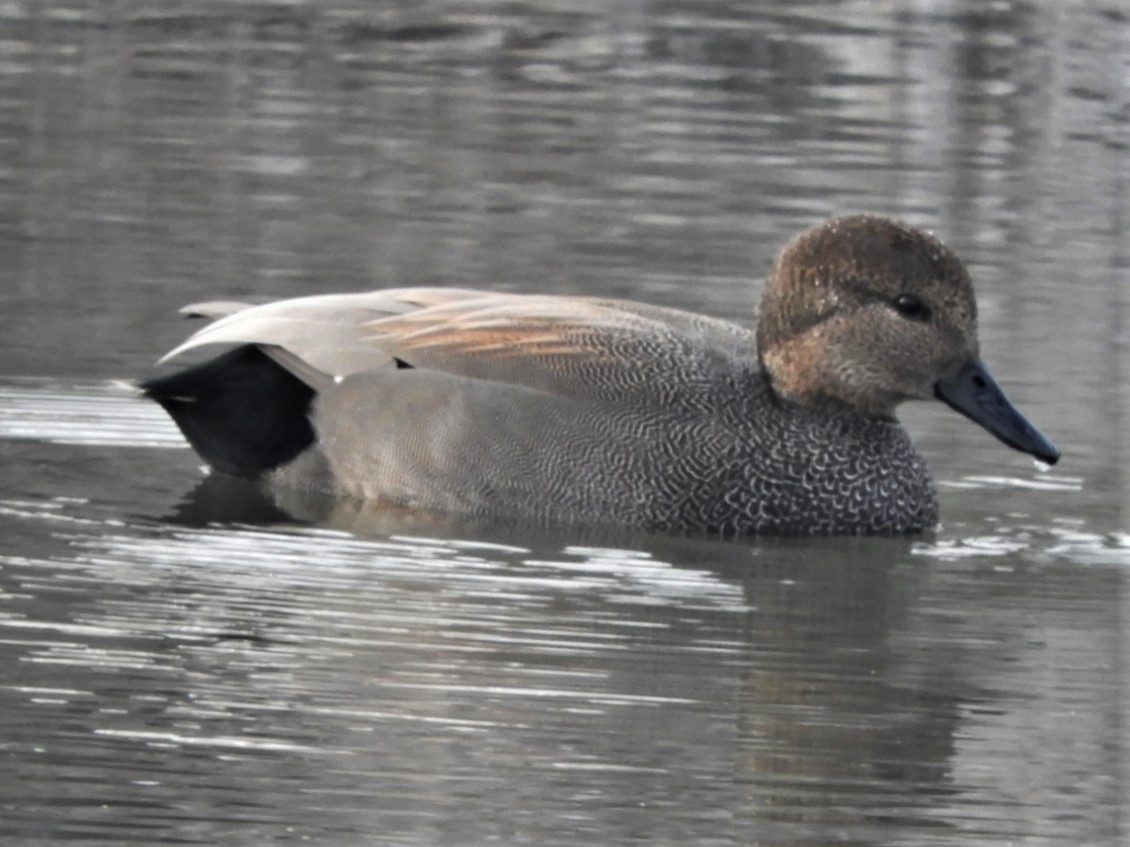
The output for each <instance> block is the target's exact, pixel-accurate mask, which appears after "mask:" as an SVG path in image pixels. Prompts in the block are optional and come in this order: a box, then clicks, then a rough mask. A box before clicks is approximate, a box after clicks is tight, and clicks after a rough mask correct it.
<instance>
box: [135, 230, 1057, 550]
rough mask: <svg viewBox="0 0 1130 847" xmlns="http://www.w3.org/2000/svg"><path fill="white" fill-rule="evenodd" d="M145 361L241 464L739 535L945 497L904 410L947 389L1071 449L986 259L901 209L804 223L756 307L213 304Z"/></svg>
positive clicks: (915, 518) (1003, 434)
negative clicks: (997, 346) (732, 312)
mask: <svg viewBox="0 0 1130 847" xmlns="http://www.w3.org/2000/svg"><path fill="white" fill-rule="evenodd" d="M182 311H185V312H187V313H189V314H193V315H201V316H206V317H212V318H216V320H215V321H214V322H213V323H211V324H209V325H208V326H205V327H204V328H203V329H201V330H200V331H198V332H197V333H195V334H194V335H192V336H191V337H190V338H189V339H188V340H187V341H185V342H184V343H183V344H181V345H180V346H179V347H176V348H175V349H173V350H172V351H171V352H169V353H168V354H167V355H166V356H164V357H163V359H162V360H161V361H167V360H169V359H172V358H174V357H177V356H180V355H181V354H182V353H185V352H186V351H189V350H193V349H195V348H198V347H202V346H205V345H212V344H226V345H236V346H235V347H234V349H231V350H229V351H227V352H225V353H223V354H222V355H220V356H219V357H218V358H214V359H212V360H210V361H206V362H204V363H203V364H199V365H196V366H193V367H189V368H188V369H187V370H183V371H180V372H178V373H174V374H172V375H169V376H163V377H160V378H157V379H153V380H151V381H149V382H146V383H144V384H143V386H142V389H143V391H144V392H145V394H146V395H148V396H149V397H151V398H152V399H154V400H156V401H157V402H158V403H160V404H161V405H162V406H163V407H164V408H165V409H166V410H167V411H168V413H169V414H170V415H171V416H172V418H173V420H175V421H176V423H177V425H178V426H179V427H180V429H181V431H182V432H183V433H184V435H185V437H186V438H187V439H188V441H189V442H190V444H191V445H192V446H193V448H194V449H195V450H196V451H197V452H198V453H199V454H200V456H202V457H203V459H204V460H205V461H206V462H207V463H208V464H209V465H210V466H211V467H212V468H213V469H215V470H216V471H219V472H222V473H226V474H234V475H237V476H241V477H247V478H251V479H257V480H262V481H263V482H264V483H266V484H268V485H269V486H274V487H283V488H296V489H302V490H307V491H315V492H324V493H326V494H329V495H333V496H339V497H353V498H365V499H371V500H381V501H385V502H388V503H392V504H397V505H400V506H408V507H413V508H420V509H428V510H439V511H450V512H461V513H468V514H478V515H492V516H504V515H514V516H523V517H525V518H530V519H536V520H548V521H555V522H594V523H595V522H601V523H608V522H614V523H619V524H624V525H635V526H644V527H651V528H657V529H669V530H705V531H708V532H714V533H721V534H723V535H734V534H752V533H778V534H780V533H787V534H847V533H850V534H862V533H892V534H893V533H913V532H920V531H923V530H927V529H930V528H932V527H933V526H934V525H935V524H936V522H937V520H938V508H937V501H936V498H935V494H934V489H933V486H932V484H931V482H930V479H929V476H928V473H927V469H926V466H925V464H924V462H923V460H922V458H921V457H920V456H919V454H918V453H917V451H916V450H915V449H914V447H913V445H912V444H911V441H910V438H909V437H908V435H907V433H906V432H905V430H904V429H903V428H902V427H901V426H900V425H899V423H898V422H897V420H896V418H895V410H896V408H897V407H898V406H899V404H901V403H903V402H904V401H907V400H929V399H934V398H938V399H940V400H942V401H943V402H945V403H947V404H949V405H950V406H952V407H953V408H954V409H956V410H957V411H959V412H961V413H962V414H964V415H966V416H967V417H969V418H970V419H972V420H973V421H975V422H977V423H978V424H980V425H981V426H983V427H984V428H985V429H987V430H988V431H989V432H991V433H992V434H993V435H995V436H996V437H997V438H999V439H1000V440H1001V441H1003V442H1004V443H1005V444H1007V445H1009V446H1011V447H1013V448H1015V449H1017V450H1020V451H1023V452H1025V453H1029V454H1031V455H1033V456H1035V457H1037V458H1038V459H1040V460H1042V461H1044V462H1046V463H1048V464H1053V463H1055V461H1056V460H1057V459H1058V458H1059V452H1058V450H1056V448H1055V446H1054V445H1053V444H1052V443H1051V442H1050V441H1048V439H1047V438H1045V437H1044V436H1043V435H1042V434H1040V433H1039V432H1038V431H1037V430H1036V429H1035V428H1034V427H1033V426H1032V425H1031V424H1030V423H1028V421H1026V420H1025V419H1024V417H1023V416H1021V414H1020V413H1019V412H1018V411H1016V409H1015V408H1014V407H1013V406H1012V405H1011V403H1010V402H1009V401H1008V400H1007V399H1006V397H1005V395H1004V393H1003V392H1002V391H1001V389H1000V388H999V387H998V386H997V385H996V383H995V382H994V381H993V378H992V377H991V376H990V375H989V372H988V371H987V370H986V368H985V366H984V365H983V364H982V363H981V361H980V357H979V351H978V341H977V306H976V301H975V299H974V294H973V286H972V283H971V281H970V278H969V274H968V273H967V271H966V269H965V267H964V266H963V265H962V263H961V262H960V261H959V260H958V258H957V257H956V256H955V255H954V254H953V253H952V252H951V251H950V250H949V249H947V248H946V247H945V246H944V245H943V244H942V243H941V242H940V241H939V240H938V239H936V238H935V237H933V236H932V235H929V234H927V233H925V232H922V231H920V230H918V229H915V228H913V227H910V226H908V225H906V224H904V223H901V222H898V221H894V220H891V219H888V218H884V217H876V216H869V215H853V216H847V217H838V218H833V219H831V220H828V221H826V222H824V223H822V224H821V225H819V226H817V227H815V228H814V229H811V230H809V231H807V232H805V233H803V234H801V235H799V236H797V237H796V238H795V239H794V240H793V241H792V242H791V243H789V244H788V245H787V246H786V247H785V248H784V250H783V251H782V252H781V254H780V256H779V257H778V259H777V261H776V263H775V265H774V266H773V269H772V271H771V272H770V275H769V277H768V279H767V281H766V284H765V289H764V294H763V297H762V301H761V308H760V311H759V319H758V321H757V327H756V330H752V329H750V328H747V327H743V326H739V325H737V324H734V323H730V322H728V321H725V320H719V319H716V318H711V317H706V316H703V315H698V314H693V313H690V312H685V311H680V310H677V309H668V308H662V307H659V306H652V305H647V304H643V303H636V302H630V301H626V300H613V299H603V298H595V297H564V296H552V295H544V294H526V295H524V294H498V293H490V292H485V291H474V290H468V289H460V288H399V289H390V290H382V291H373V292H368V293H355V294H331V295H318V296H311V297H299V298H294V299H288V300H282V301H278V302H274V303H267V304H265V305H258V306H249V305H246V304H243V303H231V302H217V303H206V304H198V305H196V306H191V307H187V308H186V309H185V310H182Z"/></svg>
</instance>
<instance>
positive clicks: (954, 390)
mask: <svg viewBox="0 0 1130 847" xmlns="http://www.w3.org/2000/svg"><path fill="white" fill-rule="evenodd" d="M934 394H935V395H936V396H937V398H938V399H939V400H942V401H944V402H945V403H946V404H948V405H949V406H951V407H953V408H954V409H957V411H959V412H961V414H963V415H965V416H966V417H967V418H969V419H970V420H971V421H974V422H975V423H979V424H980V425H981V426H983V427H984V428H985V429H987V430H988V431H989V432H991V433H992V434H993V435H995V436H996V437H997V438H999V439H1000V440H1001V441H1003V442H1004V443H1005V444H1007V445H1008V446H1009V447H1013V448H1015V449H1017V450H1020V451H1021V452H1022V453H1029V454H1031V455H1033V456H1035V457H1036V458H1037V459H1039V460H1040V461H1041V462H1047V463H1048V464H1049V465H1054V464H1055V463H1056V462H1057V461H1059V450H1057V449H1056V446H1055V445H1054V444H1052V443H1051V442H1050V441H1048V439H1047V438H1046V437H1044V435H1043V433H1041V432H1040V431H1039V430H1038V429H1036V428H1035V427H1034V426H1032V424H1030V423H1028V421H1027V419H1026V418H1025V417H1024V416H1023V415H1022V414H1020V412H1018V411H1016V408H1015V407H1014V406H1013V405H1012V404H1011V403H1010V402H1008V398H1007V397H1005V396H1004V392H1003V391H1001V389H1000V386H998V385H997V384H996V382H995V381H994V380H993V378H992V376H990V375H989V371H988V370H987V369H986V368H985V366H984V365H983V364H981V363H980V362H979V361H977V360H976V359H973V360H971V361H969V362H968V363H966V365H965V366H964V367H963V368H962V369H961V370H960V371H958V373H957V375H956V376H954V377H951V378H950V379H943V380H942V381H941V382H939V383H938V384H936V385H935V386H934Z"/></svg>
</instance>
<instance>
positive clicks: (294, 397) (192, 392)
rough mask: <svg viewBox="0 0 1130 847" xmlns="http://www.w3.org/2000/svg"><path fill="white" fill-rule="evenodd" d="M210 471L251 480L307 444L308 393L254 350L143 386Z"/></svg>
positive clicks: (310, 396)
mask: <svg viewBox="0 0 1130 847" xmlns="http://www.w3.org/2000/svg"><path fill="white" fill-rule="evenodd" d="M141 389H142V391H143V392H144V393H145V395H146V396H147V397H150V398H151V399H153V400H155V401H156V402H158V403H160V404H161V406H162V407H164V409H165V411H166V412H168V413H169V415H170V416H171V417H172V419H173V420H174V421H175V422H176V424H177V426H178V427H180V430H181V432H182V433H184V437H185V438H187V439H188V442H189V444H191V445H192V447H193V449H194V450H195V451H196V452H197V453H199V454H200V456H201V457H202V458H203V459H204V461H206V462H207V463H208V464H209V465H211V466H212V467H213V468H214V469H215V470H217V471H221V472H223V473H227V474H232V475H234V476H241V477H247V478H249V479H255V478H257V477H259V476H260V475H262V474H263V473H265V472H266V471H269V470H271V469H272V468H275V467H278V466H279V465H282V464H285V463H286V462H288V461H290V460H291V459H293V458H294V457H295V456H297V455H298V454H299V453H301V452H302V451H303V450H305V449H306V448H307V447H308V446H310V444H312V443H313V441H314V429H313V427H312V426H311V424H310V418H309V412H310V403H311V401H312V400H313V397H314V390H313V389H312V388H310V386H308V385H306V383H304V382H302V381H301V380H299V379H297V378H296V377H294V376H293V375H291V374H290V373H289V372H288V371H286V370H285V369H284V368H282V367H280V366H279V365H278V364H276V363H275V362H273V361H272V360H271V359H270V357H268V356H267V355H266V354H265V353H263V352H262V351H261V350H259V348H257V347H255V346H254V345H245V346H243V347H237V348H236V349H234V350H231V351H229V352H227V353H224V354H223V355H221V356H219V357H217V358H215V359H211V360H210V361H207V362H204V363H203V364H200V365H195V366H193V367H190V368H188V369H187V370H183V371H179V372H177V373H174V374H171V375H169V376H164V377H159V378H157V379H153V380H149V381H148V382H145V383H142V385H141Z"/></svg>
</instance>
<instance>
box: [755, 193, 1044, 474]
mask: <svg viewBox="0 0 1130 847" xmlns="http://www.w3.org/2000/svg"><path fill="white" fill-rule="evenodd" d="M757 349H758V356H759V358H760V360H761V364H762V367H763V368H764V369H765V372H766V373H767V374H768V376H769V378H770V380H771V382H772V384H773V387H774V389H775V390H776V391H777V393H778V394H780V395H781V396H782V397H784V398H785V399H787V400H790V401H792V402H795V403H800V404H803V405H807V406H811V407H816V408H844V407H846V408H849V409H851V410H853V411H855V412H857V413H860V414H864V415H869V416H872V417H880V418H883V417H892V416H893V414H894V409H895V407H896V406H898V404H899V403H902V402H903V401H905V400H925V399H932V398H935V397H937V398H939V399H941V400H943V401H945V402H946V403H948V404H949V405H950V406H952V407H953V408H955V409H957V410H958V411H959V412H961V413H962V414H964V415H966V416H967V417H969V418H970V419H972V420H974V421H976V422H977V423H979V424H980V425H981V426H983V427H985V429H987V430H988V431H989V432H991V433H992V434H993V435H995V436H997V437H998V438H999V439H1001V440H1002V441H1004V442H1005V443H1006V444H1008V445H1009V446H1011V447H1014V448H1016V449H1017V450H1021V451H1023V452H1025V453H1031V454H1032V455H1033V456H1036V457H1037V458H1039V459H1041V460H1043V461H1045V462H1048V463H1054V462H1055V461H1056V460H1057V459H1058V458H1059V451H1058V450H1056V448H1055V446H1054V445H1053V444H1052V443H1051V442H1050V441H1048V439H1047V438H1045V437H1044V436H1043V435H1041V434H1040V433H1039V432H1038V431H1037V430H1036V429H1035V428H1034V427H1033V426H1032V425H1031V424H1030V423H1028V421H1027V420H1025V419H1024V417H1023V416H1021V415H1020V413H1019V412H1017V411H1016V409H1015V408H1013V406H1012V405H1011V404H1010V403H1009V402H1008V400H1007V399H1006V398H1005V396H1004V394H1003V392H1002V391H1001V390H1000V388H998V387H997V385H996V383H995V382H994V381H993V379H992V377H991V376H990V375H989V373H988V371H987V370H986V369H985V367H984V365H983V364H981V361H980V356H979V348H978V343H977V303H976V300H975V298H974V295H973V284H972V282H971V281H970V279H969V273H968V271H966V269H965V266H964V265H963V264H962V263H961V261H960V260H959V259H958V258H957V256H955V255H954V254H953V253H952V252H951V251H950V250H949V249H948V248H947V247H946V246H945V245H944V244H942V243H941V242H940V241H938V239H936V238H934V237H933V236H932V235H929V234H927V233H925V232H922V231H921V230H918V229H915V228H913V227H910V226H907V225H906V224H903V223H900V222H898V221H894V220H891V219H889V218H882V217H875V216H870V215H852V216H847V217H840V218H832V219H831V220H828V221H826V222H824V223H823V224H821V225H820V226H818V227H815V228H814V229H811V230H809V231H808V232H805V233H802V234H801V235H799V236H798V237H797V238H795V239H794V240H793V241H792V242H791V243H789V244H788V245H787V246H786V247H785V249H784V250H783V251H782V252H781V255H780V256H779V257H778V259H777V262H776V264H775V265H774V267H773V270H772V272H771V274H770V276H769V279H768V280H767V282H766V286H765V293H764V296H763V297H762V301H761V310H760V315H759V320H758V326H757Z"/></svg>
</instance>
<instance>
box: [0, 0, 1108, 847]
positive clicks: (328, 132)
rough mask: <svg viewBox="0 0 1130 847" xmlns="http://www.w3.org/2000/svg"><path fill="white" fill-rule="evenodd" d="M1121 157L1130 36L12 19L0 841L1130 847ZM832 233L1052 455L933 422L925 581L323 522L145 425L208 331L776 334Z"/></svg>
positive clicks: (737, 11)
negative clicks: (745, 327) (626, 327)
mask: <svg viewBox="0 0 1130 847" xmlns="http://www.w3.org/2000/svg"><path fill="white" fill-rule="evenodd" d="M1128 149H1130V15H1128V13H1127V11H1126V9H1125V7H1124V4H1121V3H1114V2H1112V3H1105V4H1104V3H1099V2H1095V3H1052V2H1046V3H1042V4H1041V3H1034V4H1033V3H1027V4H1025V3H1010V2H1002V3H981V2H972V0H970V2H916V3H889V4H888V3H871V2H862V0H859V2H810V3H796V2H776V3H774V2H761V3H739V2H732V1H731V2H726V0H717V1H716V2H715V0H668V1H667V2H643V0H623V2H614V3H612V2H595V0H573V2H544V3H534V2H523V1H522V0H515V2H493V1H492V0H484V2H475V3H470V2H463V3H460V2H455V0H445V1H444V0H435V2H424V0H413V2H387V3H362V2H347V0H332V2H313V0H310V2H302V0H291V2H275V3H267V2H262V3H260V2H233V1H232V0H227V2H219V1H218V0H194V2H189V0H183V2H182V1H180V0H177V1H174V0H168V1H167V2H154V0H119V2H107V3H98V4H90V3H81V2H77V0H76V2H70V3H68V2H57V1H56V0H40V1H39V2H35V0H23V1H22V2H21V0H12V2H7V3H0V307H2V318H3V322H2V329H0V354H2V355H0V462H2V465H0V467H2V468H3V474H2V475H0V539H2V541H0V645H2V646H0V829H2V832H3V835H4V838H3V841H4V844H6V845H7V844H13V845H15V844H40V843H46V842H52V841H58V842H63V841H66V842H69V843H76V844H82V843H86V844H97V843H110V844H123V843H144V844H235V845H243V844H264V843H275V842H282V843H286V842H296V843H298V842H307V843H320V844H335V845H362V844H411V845H429V844H437V845H478V844H487V843H498V844H538V845H575V844H585V845H605V844H607V845H620V844H635V843H639V844H645V843H646V844H659V845H665V844H670V845H687V844H695V845H698V844H702V845H730V844H757V845H827V844H851V845H891V847H895V845H898V847H906V846H907V845H1057V847H1058V845H1064V844H1072V845H1119V844H1125V843H1127V841H1130V822H1128V804H1130V767H1128V766H1130V733H1128V730H1127V726H1128V725H1130V722H1128V718H1130V707H1128V705H1127V703H1128V699H1127V693H1128V687H1130V585H1128V574H1130V510H1128V509H1127V505H1128V503H1130V482H1128V476H1127V474H1126V472H1125V471H1124V468H1125V467H1126V460H1127V453H1128V441H1130V435H1128V432H1130V428H1128V426H1127V421H1128V419H1130V409H1128V398H1130V391H1128V390H1127V387H1126V380H1127V374H1128V373H1130V320H1128V317H1130V283H1128V273H1130V271H1128V268H1130V261H1128V259H1130V249H1128V234H1130V223H1128V213H1130V201H1128V194H1127V180H1128V178H1130V166H1128ZM854 210H863V211H872V212H880V213H889V214H895V215H898V216H900V217H903V218H905V219H907V220H909V221H911V222H912V223H915V224H918V225H922V226H925V227H928V228H931V229H933V230H935V231H936V232H938V233H939V234H940V235H941V236H942V237H943V238H944V239H945V240H946V241H947V242H948V243H949V244H950V245H951V246H952V247H954V248H955V249H956V250H957V251H958V253H959V254H960V255H962V256H963V257H964V258H965V259H966V260H967V263H968V264H969V266H970V268H971V270H972V272H973V274H974V276H975V278H976V281H977V286H978V293H979V298H980V302H981V306H982V310H981V314H982V317H981V325H982V328H981V333H982V344H983V353H984V357H985V359H986V360H987V361H988V362H989V363H990V365H991V367H992V368H993V371H994V373H995V374H996V376H997V378H998V380H999V381H1000V382H1001V383H1002V384H1003V385H1004V386H1005V387H1006V389H1007V390H1008V391H1009V393H1010V395H1011V396H1012V398H1013V399H1014V401H1015V402H1016V403H1017V405H1018V406H1020V407H1021V408H1022V409H1023V410H1024V411H1025V413H1026V414H1027V415H1028V416H1029V417H1030V418H1031V419H1032V420H1033V421H1035V422H1036V423H1037V425H1039V426H1040V427H1041V428H1042V429H1043V430H1044V431H1045V432H1047V433H1048V434H1049V436H1051V437H1052V438H1053V440H1055V441H1056V442H1057V444H1058V445H1059V447H1060V448H1061V449H1062V450H1063V453H1064V458H1063V460H1062V462H1061V463H1060V465H1058V466H1057V467H1056V468H1055V469H1054V470H1050V471H1049V470H1047V469H1040V468H1036V467H1034V466H1033V464H1032V462H1031V460H1030V459H1028V458H1026V457H1024V456H1021V455H1020V454H1017V453H1014V452H1011V451H1009V450H1008V449H1007V448H1004V447H1003V446H1001V445H1000V444H998V443H996V442H994V441H993V440H992V439H991V437H989V436H988V435H986V434H985V433H984V432H982V431H980V430H978V429H976V428H975V427H973V426H972V425H970V424H969V423H968V422H966V421H965V420H963V419H961V418H959V417H958V416H957V415H954V414H953V413H952V412H950V411H948V410H946V409H944V408H942V407H941V406H940V405H936V404H934V405H922V406H920V407H915V408H910V409H907V411H906V414H905V416H904V419H905V421H906V423H907V426H908V427H909V429H910V430H911V432H912V433H913V435H914V437H915V439H916V441H917V442H918V443H919V445H920V446H921V448H922V450H923V452H924V454H925V455H926V456H927V459H928V461H929V462H930V464H931V466H932V468H933V471H934V474H935V477H936V479H937V482H938V485H939V492H940V498H941V505H942V512H943V525H942V527H941V529H940V530H939V531H938V532H937V533H936V534H931V535H929V536H925V537H922V538H913V539H831V540H750V541H744V542H737V543H723V542H718V541H711V540H703V539H680V538H670V537H664V536H656V535H647V534H640V533H633V532H627V531H617V530H614V529H601V530H597V529H585V528H573V529H569V528H560V529H552V530H551V529H544V528H542V529H538V528H532V527H523V526H521V525H519V524H517V523H511V522H506V521H499V522H497V523H494V524H491V525H483V524H481V523H479V524H471V523H468V522H466V521H460V520H459V519H457V518H443V517H440V516H435V515H430V516H429V515H418V514H411V513H395V512H389V511H387V510H385V511H380V510H375V509H359V508H356V507H349V508H347V507H343V508H341V509H339V510H338V511H337V512H336V513H334V514H331V515H328V516H325V515H323V516H320V518H319V520H318V521H317V522H314V523H309V522H305V521H301V520H296V519H295V518H294V516H293V515H286V514H283V513H280V512H279V511H277V510H276V509H275V508H274V507H273V506H272V504H270V503H266V502H263V501H261V500H259V499H258V498H256V497H255V496H254V495H253V493H252V492H248V491H247V490H244V489H242V488H241V487H239V486H232V485H225V484H224V483H223V482H222V481H220V480H215V479H208V480H204V479H203V478H202V476H201V473H200V470H199V461H198V460H197V459H196V458H195V457H194V456H193V455H192V453H191V452H190V451H189V450H187V448H185V446H184V444H183V441H182V440H181V439H180V436H179V434H178V433H177V432H176V430H175V429H174V428H173V427H172V425H171V424H170V423H169V422H168V421H167V420H166V419H165V418H164V417H163V415H162V414H161V412H160V410H159V409H157V408H155V407H153V406H150V405H147V404H145V403H143V402H141V401H140V400H139V399H137V398H136V396H135V395H134V393H133V392H132V390H131V389H130V387H129V381H130V380H133V379H136V378H140V377H144V376H147V375H149V374H152V373H154V370H153V361H154V360H155V358H156V357H157V356H158V355H159V354H160V353H161V352H163V351H164V350H166V349H168V348H169V347H170V346H172V345H173V344H174V343H176V342H177V341H179V340H180V339H181V338H182V337H183V335H184V334H185V332H186V331H187V329H186V327H185V326H184V325H183V324H182V323H181V322H180V321H179V320H178V319H177V318H176V315H175V310H176V309H177V308H178V307H180V306H181V305H183V304H185V303H189V302H192V301H194V300H199V299H207V298H214V297H217V296H222V297H261V298H277V297H283V296H291V295H297V294H306V293H312V292H328V291H337V290H359V289H366V288H372V287H378V286H386V285H389V286H390V285H418V284H447V285H470V286H477V287H484V288H492V289H499V290H540V291H549V292H580V293H586V294H611V295H618V296H627V297H633V298H636V299H641V300H649V301H653V302H657V303H662V304H666V305H671V306H678V307H683V308H688V309H695V310H698V311H703V312H707V313H710V314H714V315H719V316H724V317H731V318H734V319H737V320H743V321H744V320H749V319H750V317H751V315H752V310H753V304H754V303H755V302H756V297H757V292H758V290H759V282H758V280H759V279H760V277H761V276H762V275H763V274H764V272H765V270H766V269H767V267H768V265H769V263H770V262H771V260H772V258H773V255H774V254H775V252H776V251H777V249H779V247H780V246H781V244H782V243H783V242H784V241H785V240H786V239H787V238H788V237H790V236H791V235H792V234H794V233H795V232H797V231H799V230H801V229H803V228H806V227H808V226H810V225H812V224H814V223H816V222H817V221H819V220H820V219H821V218H823V217H825V216H827V215H830V214H834V213H837V212H844V211H854Z"/></svg>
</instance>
